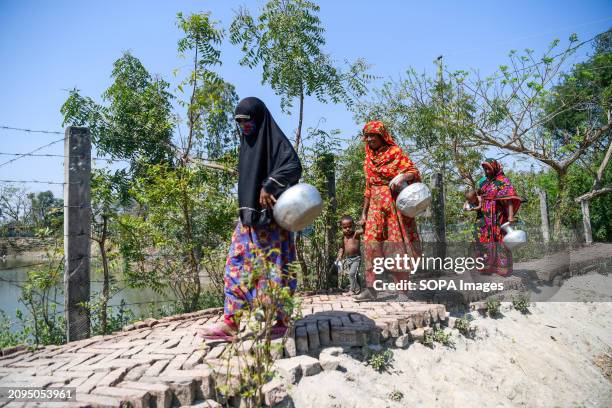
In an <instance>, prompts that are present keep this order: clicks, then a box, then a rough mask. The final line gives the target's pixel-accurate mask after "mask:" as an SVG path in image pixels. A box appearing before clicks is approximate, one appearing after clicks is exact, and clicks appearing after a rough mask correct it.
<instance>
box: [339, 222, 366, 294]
mask: <svg viewBox="0 0 612 408" xmlns="http://www.w3.org/2000/svg"><path fill="white" fill-rule="evenodd" d="M340 226H341V227H342V234H343V235H344V237H343V240H342V246H341V247H340V250H339V251H338V258H336V262H340V260H341V259H342V258H343V257H344V258H345V260H344V262H342V266H341V267H340V270H341V271H340V274H339V276H338V287H340V285H341V284H342V277H343V276H344V273H345V272H346V271H348V277H349V282H350V286H349V290H348V292H347V294H349V293H351V292H352V293H354V294H357V292H358V289H357V284H358V282H357V279H358V277H357V274H358V273H359V266H360V264H361V248H360V240H361V234H362V233H363V231H362V230H361V229H360V230H355V221H354V220H353V217H351V216H350V215H345V216H343V217H342V218H341V219H340Z"/></svg>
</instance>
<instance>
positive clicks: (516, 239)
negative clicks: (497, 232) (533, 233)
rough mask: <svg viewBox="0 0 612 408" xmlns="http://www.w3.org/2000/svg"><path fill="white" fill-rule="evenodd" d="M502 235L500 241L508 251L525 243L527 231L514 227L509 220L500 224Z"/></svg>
mask: <svg viewBox="0 0 612 408" xmlns="http://www.w3.org/2000/svg"><path fill="white" fill-rule="evenodd" d="M501 229H502V231H503V232H504V237H503V239H502V242H503V244H504V246H505V247H506V248H508V249H509V250H510V251H512V250H513V249H518V248H520V247H522V246H525V245H527V233H526V232H525V231H523V230H519V229H514V228H513V227H512V226H511V225H510V223H509V222H506V223H504V224H502V226H501Z"/></svg>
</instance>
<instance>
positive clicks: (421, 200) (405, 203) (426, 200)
mask: <svg viewBox="0 0 612 408" xmlns="http://www.w3.org/2000/svg"><path fill="white" fill-rule="evenodd" d="M430 204H431V191H429V188H428V187H427V186H426V185H425V184H423V183H412V184H410V185H409V186H407V187H405V188H404V189H402V191H401V192H400V193H399V195H398V196H397V200H396V205H397V209H398V210H399V211H400V212H401V213H402V214H404V215H405V216H407V217H410V218H414V217H416V216H417V215H419V214H420V213H422V212H423V211H425V210H426V209H427V207H429V205H430Z"/></svg>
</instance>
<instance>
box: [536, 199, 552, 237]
mask: <svg viewBox="0 0 612 408" xmlns="http://www.w3.org/2000/svg"><path fill="white" fill-rule="evenodd" d="M537 193H538V196H539V197H540V220H541V223H542V226H541V227H542V228H541V229H542V238H543V239H544V243H545V244H548V243H549V242H550V225H549V224H548V204H547V202H546V191H544V190H543V189H540V188H538V189H537Z"/></svg>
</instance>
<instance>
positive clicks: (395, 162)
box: [363, 120, 421, 197]
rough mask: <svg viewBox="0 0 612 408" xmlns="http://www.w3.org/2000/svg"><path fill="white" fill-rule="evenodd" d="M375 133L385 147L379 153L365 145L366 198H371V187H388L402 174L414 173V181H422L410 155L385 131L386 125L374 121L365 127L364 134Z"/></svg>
mask: <svg viewBox="0 0 612 408" xmlns="http://www.w3.org/2000/svg"><path fill="white" fill-rule="evenodd" d="M368 133H374V134H377V135H379V136H380V137H381V139H382V140H383V142H384V143H385V146H383V147H381V148H380V149H378V150H377V151H374V150H372V149H370V147H369V146H368V144H367V143H366V144H365V152H366V158H365V162H364V164H363V169H364V171H365V174H366V190H365V194H364V195H365V196H366V197H370V196H371V192H370V186H382V185H387V184H389V182H390V181H391V179H393V177H395V176H397V175H398V174H402V173H414V176H415V178H414V181H420V180H421V175H420V173H419V170H418V169H417V168H416V166H415V165H414V163H413V162H412V160H410V158H409V157H408V155H406V154H404V152H403V151H402V149H401V148H400V147H399V146H398V145H397V144H396V143H395V141H394V140H393V137H391V135H390V134H389V132H387V129H385V125H384V124H383V123H382V122H381V121H379V120H374V121H371V122H368V123H366V124H365V126H364V127H363V134H368Z"/></svg>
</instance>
